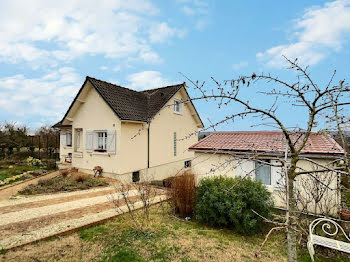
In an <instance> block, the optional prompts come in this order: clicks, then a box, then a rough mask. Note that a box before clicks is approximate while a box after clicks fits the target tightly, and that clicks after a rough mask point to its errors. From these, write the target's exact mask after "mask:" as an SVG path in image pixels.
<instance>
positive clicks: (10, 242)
mask: <svg viewBox="0 0 350 262" xmlns="http://www.w3.org/2000/svg"><path fill="white" fill-rule="evenodd" d="M165 199H166V196H165V195H160V196H156V197H154V198H152V199H151V200H150V202H151V203H158V202H161V201H163V200H165ZM141 206H142V202H141V201H139V202H136V203H135V205H134V208H135V209H138V208H140V207H141ZM120 209H121V210H120V211H119V212H117V211H116V209H114V208H113V209H109V210H106V211H103V212H100V213H96V214H91V215H87V216H84V217H81V218H77V219H70V220H66V221H63V222H61V223H57V224H53V225H50V226H46V227H43V228H40V229H37V230H34V231H31V232H28V233H25V234H23V233H22V234H16V235H12V236H10V237H8V238H5V239H1V240H0V249H5V248H6V249H8V248H12V247H15V246H20V245H23V244H26V243H30V242H33V241H35V240H38V239H43V238H47V237H50V236H54V235H57V234H59V233H62V232H65V231H70V230H74V229H78V228H80V227H83V226H87V225H89V224H92V223H96V222H98V221H101V220H105V219H108V218H112V217H115V216H117V215H120V214H123V213H126V212H128V208H127V207H126V206H122V207H121V208H120Z"/></svg>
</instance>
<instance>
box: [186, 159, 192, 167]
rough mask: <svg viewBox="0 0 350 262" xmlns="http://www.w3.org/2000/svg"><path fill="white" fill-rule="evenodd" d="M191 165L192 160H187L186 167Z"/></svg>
mask: <svg viewBox="0 0 350 262" xmlns="http://www.w3.org/2000/svg"><path fill="white" fill-rule="evenodd" d="M189 167H191V160H187V161H185V168H189Z"/></svg>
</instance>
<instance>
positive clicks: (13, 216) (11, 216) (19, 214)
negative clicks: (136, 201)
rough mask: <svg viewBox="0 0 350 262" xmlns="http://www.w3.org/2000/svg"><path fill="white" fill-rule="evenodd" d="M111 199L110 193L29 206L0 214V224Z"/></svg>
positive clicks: (115, 195) (116, 194)
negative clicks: (53, 203) (46, 204)
mask: <svg viewBox="0 0 350 262" xmlns="http://www.w3.org/2000/svg"><path fill="white" fill-rule="evenodd" d="M137 193H138V192H137V190H131V191H129V196H130V197H132V196H136V195H137ZM111 196H112V194H111ZM120 196H121V193H115V194H113V197H114V198H116V199H118V198H119V197H120ZM109 201H111V198H109V196H108V195H103V196H97V197H91V198H85V199H79V200H74V201H69V202H64V203H60V204H55V205H48V206H43V207H36V208H28V209H24V210H21V211H16V212H10V213H5V214H1V215H0V226H3V225H7V224H10V223H17V222H21V221H25V220H29V219H33V218H37V217H41V216H46V215H52V214H55V213H59V212H65V211H69V210H73V209H76V208H82V207H88V206H93V205H97V204H101V203H105V202H109Z"/></svg>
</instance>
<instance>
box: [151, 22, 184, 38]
mask: <svg viewBox="0 0 350 262" xmlns="http://www.w3.org/2000/svg"><path fill="white" fill-rule="evenodd" d="M184 35H185V31H184V30H179V29H176V28H174V27H170V26H169V25H168V24H167V23H165V22H162V23H158V24H155V25H153V26H152V27H151V29H150V31H149V38H150V41H151V42H152V43H162V42H165V41H166V40H168V39H169V38H171V37H174V36H177V37H180V38H182V37H184Z"/></svg>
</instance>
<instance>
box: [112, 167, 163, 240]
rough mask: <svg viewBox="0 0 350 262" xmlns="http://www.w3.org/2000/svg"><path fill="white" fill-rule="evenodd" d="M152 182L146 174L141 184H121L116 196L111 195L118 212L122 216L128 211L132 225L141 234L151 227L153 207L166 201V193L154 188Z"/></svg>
mask: <svg viewBox="0 0 350 262" xmlns="http://www.w3.org/2000/svg"><path fill="white" fill-rule="evenodd" d="M151 181H152V179H151V176H148V174H147V173H146V174H145V175H144V177H143V179H142V181H140V182H136V183H133V184H130V183H123V182H121V184H120V186H118V187H116V194H111V195H110V200H111V201H112V202H113V204H114V206H115V208H116V211H117V212H118V213H120V214H122V213H125V211H127V212H128V214H129V217H130V220H131V223H132V225H133V226H134V228H135V229H136V230H138V231H140V232H141V233H145V232H146V231H147V230H148V229H149V227H150V225H151V219H150V208H151V206H152V205H154V204H155V203H159V202H162V201H163V200H165V199H166V196H165V195H164V192H162V190H158V189H157V188H156V187H154V186H153V185H152V184H151V183H150V182H151Z"/></svg>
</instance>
